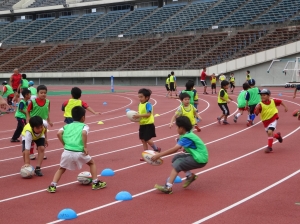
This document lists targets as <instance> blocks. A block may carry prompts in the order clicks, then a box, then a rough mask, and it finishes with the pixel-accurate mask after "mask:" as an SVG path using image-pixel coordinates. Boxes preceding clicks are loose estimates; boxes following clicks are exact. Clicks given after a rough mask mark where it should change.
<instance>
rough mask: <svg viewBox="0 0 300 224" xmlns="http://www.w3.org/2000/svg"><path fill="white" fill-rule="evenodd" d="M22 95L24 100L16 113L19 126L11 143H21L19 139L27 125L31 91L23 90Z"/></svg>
mask: <svg viewBox="0 0 300 224" xmlns="http://www.w3.org/2000/svg"><path fill="white" fill-rule="evenodd" d="M22 95H23V97H24V99H21V101H20V102H19V105H18V107H17V111H16V113H15V118H16V119H17V122H18V125H17V128H16V130H15V132H14V134H13V136H12V138H11V139H10V142H20V140H19V139H18V138H19V137H20V135H21V133H22V131H23V128H24V126H25V125H26V110H27V106H28V101H29V100H30V97H31V93H30V90H29V89H22Z"/></svg>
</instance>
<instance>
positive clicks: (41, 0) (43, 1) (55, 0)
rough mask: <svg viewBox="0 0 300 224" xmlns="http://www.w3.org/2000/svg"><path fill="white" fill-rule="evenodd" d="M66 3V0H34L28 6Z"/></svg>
mask: <svg viewBox="0 0 300 224" xmlns="http://www.w3.org/2000/svg"><path fill="white" fill-rule="evenodd" d="M63 4H66V0H35V2H34V3H32V4H31V5H30V6H28V8H35V7H45V6H53V5H63Z"/></svg>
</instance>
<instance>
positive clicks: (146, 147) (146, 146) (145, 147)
mask: <svg viewBox="0 0 300 224" xmlns="http://www.w3.org/2000/svg"><path fill="white" fill-rule="evenodd" d="M141 141H142V143H143V147H144V150H148V145H147V142H145V140H143V139H141Z"/></svg>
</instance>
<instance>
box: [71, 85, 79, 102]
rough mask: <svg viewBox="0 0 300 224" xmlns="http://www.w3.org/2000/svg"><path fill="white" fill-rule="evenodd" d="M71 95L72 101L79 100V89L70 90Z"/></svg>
mask: <svg viewBox="0 0 300 224" xmlns="http://www.w3.org/2000/svg"><path fill="white" fill-rule="evenodd" d="M71 95H72V97H73V98H74V99H79V98H80V97H81V89H79V88H78V87H73V88H72V89H71Z"/></svg>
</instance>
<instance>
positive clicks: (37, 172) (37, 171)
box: [34, 169, 44, 177]
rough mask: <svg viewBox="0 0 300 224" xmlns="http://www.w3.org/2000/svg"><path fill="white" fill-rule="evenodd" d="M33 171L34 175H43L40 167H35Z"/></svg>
mask: <svg viewBox="0 0 300 224" xmlns="http://www.w3.org/2000/svg"><path fill="white" fill-rule="evenodd" d="M34 173H35V175H36V176H39V177H42V176H44V175H43V173H42V171H41V169H35V170H34Z"/></svg>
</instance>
